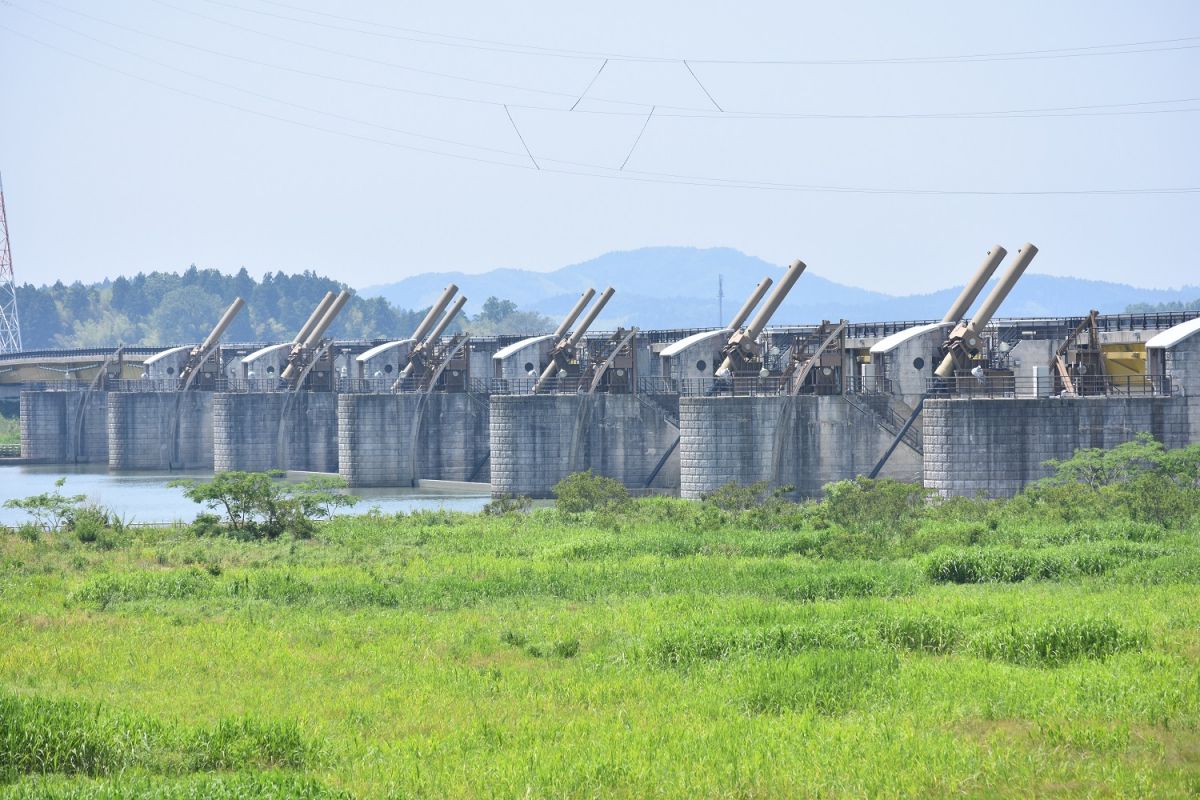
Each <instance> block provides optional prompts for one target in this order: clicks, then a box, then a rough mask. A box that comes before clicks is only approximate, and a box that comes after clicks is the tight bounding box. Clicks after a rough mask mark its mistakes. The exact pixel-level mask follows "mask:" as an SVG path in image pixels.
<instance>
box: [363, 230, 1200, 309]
mask: <svg viewBox="0 0 1200 800" xmlns="http://www.w3.org/2000/svg"><path fill="white" fill-rule="evenodd" d="M974 266H975V265H974V264H964V266H963V272H964V274H969V271H970V270H972V269H973V268H974ZM1003 268H1004V267H1003V265H1002V266H1001V269H1003ZM782 271H783V267H782V266H780V265H777V264H770V263H768V262H766V261H763V260H762V259H760V258H756V257H754V256H748V255H746V254H745V253H742V252H739V251H737V250H733V249H729V248H710V249H697V248H689V247H647V248H642V249H640V250H632V251H625V252H612V253H605V254H604V255H602V256H599V257H598V258H593V259H591V260H590V261H585V262H583V263H581V264H572V265H570V266H566V267H562V268H560V269H556V270H553V271H551V272H533V271H530V270H522V269H494V270H491V271H490V272H484V273H480V274H477V275H467V274H465V273H461V272H428V273H423V274H421V275H414V276H413V277H410V278H405V279H404V280H402V281H399V282H397V283H389V284H383V285H379V286H368V287H365V288H363V289H361V290H360V291H359V294H360V295H362V296H364V297H383V298H385V299H387V300H389V301H391V302H392V303H394V304H395V305H397V306H399V307H401V308H423V307H426V306H428V305H430V304H431V303H433V302H434V301H435V300H436V299H437V297H438V295H439V294H440V293H441V291H442V289H443V288H445V286H446V284H448V283H451V282H453V283H455V284H457V285H458V287H459V288H460V289H461V290H462V292H463V293H464V294H465V295H466V296H467V297H469V298H470V300H471V302H470V306H469V307H468V311H475V310H478V308H479V307H480V306H481V305H482V303H483V301H484V300H486V299H487V298H488V297H490V296H495V297H499V298H501V299H503V300H511V301H513V302H514V303H516V304H517V305H518V306H519V307H520V308H521V309H523V310H528V311H537V312H539V313H542V314H546V315H548V316H550V317H553V318H555V319H558V318H560V317H562V316H563V314H565V313H566V312H567V311H568V310H570V308H571V306H572V304H574V302H575V300H576V299H577V298H578V297H579V294H580V292H582V291H584V290H585V289H586V288H587V287H589V286H591V287H594V288H595V289H596V290H597V291H599V290H601V289H603V288H604V287H605V286H608V285H611V286H613V287H614V288H616V290H617V293H616V295H615V296H614V297H613V299H612V301H611V302H610V303H609V305H608V307H607V308H606V309H605V311H604V312H603V313H602V314H601V315H600V318H599V321H598V322H597V327H598V328H613V327H615V326H617V325H625V326H629V325H638V326H639V327H643V328H675V327H681V328H688V327H708V326H717V325H724V324H725V323H726V322H727V321H728V318H729V317H731V316H733V314H734V312H735V311H737V309H738V307H739V306H740V305H741V303H742V302H743V300H744V299H745V298H746V296H747V295H749V293H750V291H751V290H752V289H753V288H754V286H755V284H757V283H758V282H759V281H760V280H761V279H762V277H763V276H764V275H770V276H771V277H773V278H776V279H777V278H778V277H779V275H780V274H781V273H782ZM718 276H722V278H723V280H724V286H725V302H724V310H723V314H718V307H717V279H718ZM961 288H962V287H961V286H956V287H948V288H946V289H942V290H940V291H937V292H931V293H929V294H915V295H905V296H894V295H889V294H884V293H882V292H873V291H870V290H867V289H859V288H856V287H853V286H846V285H844V284H840V283H837V282H835V281H831V280H829V279H827V278H822V277H821V276H820V275H814V274H813V273H812V272H811V271H809V272H806V273H805V274H804V276H803V277H801V278H800V281H799V282H798V283H797V284H796V286H795V288H794V289H793V290H792V292H791V294H790V295H789V296H788V299H787V301H785V302H784V304H783V306H782V307H781V308H780V310H779V312H778V313H777V314H775V317H774V319H773V320H772V322H773V324H777V325H785V324H803V323H812V322H819V321H820V320H823V319H839V318H843V317H844V318H846V319H850V320H855V321H860V322H866V321H878V320H904V319H913V320H917V319H934V318H940V317H941V316H942V314H944V313H945V311H946V308H947V307H948V306H949V305H950V303H951V302H952V301H953V300H954V298H955V297H957V295H958V292H959V291H960V289H961ZM1197 298H1200V286H1185V287H1183V288H1181V289H1178V290H1175V289H1141V288H1137V287H1134V286H1128V285H1125V284H1120V283H1109V282H1105V281H1090V280H1082V279H1080V278H1059V277H1054V276H1051V275H1039V274H1036V273H1027V274H1026V275H1025V276H1024V277H1022V278H1021V280H1020V282H1019V283H1018V284H1017V287H1016V289H1014V290H1013V292H1012V294H1011V295H1009V297H1008V299H1007V300H1005V302H1004V305H1003V306H1002V307H1001V309H1000V316H1004V317H1036V316H1058V315H1082V314H1086V313H1087V312H1088V310H1090V309H1093V308H1095V309H1098V310H1099V311H1100V312H1101V313H1107V314H1112V313H1120V312H1122V311H1124V310H1125V308H1126V307H1127V306H1129V305H1130V304H1132V303H1165V302H1172V301H1183V302H1189V301H1192V300H1195V299H1197Z"/></svg>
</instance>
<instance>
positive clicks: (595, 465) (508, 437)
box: [491, 394, 678, 497]
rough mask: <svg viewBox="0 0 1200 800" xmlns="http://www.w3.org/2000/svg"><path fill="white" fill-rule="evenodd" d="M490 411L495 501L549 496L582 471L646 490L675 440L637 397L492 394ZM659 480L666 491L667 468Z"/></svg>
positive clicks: (656, 411)
mask: <svg viewBox="0 0 1200 800" xmlns="http://www.w3.org/2000/svg"><path fill="white" fill-rule="evenodd" d="M491 411H492V414H491V451H492V494H493V495H495V496H500V495H527V496H529V497H552V496H553V491H552V489H553V487H554V484H556V483H558V482H559V481H560V480H562V479H563V478H565V477H566V476H567V475H569V474H571V473H572V472H582V471H583V470H586V469H591V470H592V471H593V472H595V473H596V474H597V475H604V476H606V477H609V478H614V479H616V480H618V481H621V482H622V483H623V484H625V485H626V486H628V487H630V488H634V489H640V488H644V487H645V485H646V482H647V479H648V478H649V476H650V474H651V473H652V472H653V470H654V467H655V466H656V465H657V464H658V462H659V461H660V460H661V459H662V457H663V455H664V454H665V453H666V452H667V451H668V450H669V449H670V447H671V445H672V444H673V443H674V442H675V439H676V437H677V436H678V433H677V431H676V429H675V427H674V426H672V425H671V424H669V423H668V422H667V419H666V414H665V413H664V410H663V408H662V407H660V406H657V405H656V404H655V402H653V401H650V400H647V399H645V398H640V399H639V397H637V396H635V395H621V394H593V395H586V394H581V395H494V396H493V397H492V399H491ZM660 480H661V482H656V485H660V486H661V485H665V486H669V485H670V484H671V482H672V480H673V478H672V476H671V475H670V470H669V469H666V470H664V471H663V473H662V476H661V479H660Z"/></svg>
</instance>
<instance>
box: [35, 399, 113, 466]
mask: <svg viewBox="0 0 1200 800" xmlns="http://www.w3.org/2000/svg"><path fill="white" fill-rule="evenodd" d="M21 454H22V456H23V458H24V459H25V460H27V461H29V462H30V463H35V464H104V463H106V462H107V461H108V394H107V393H106V392H87V391H84V390H82V389H80V390H75V391H61V392H60V391H51V392H21Z"/></svg>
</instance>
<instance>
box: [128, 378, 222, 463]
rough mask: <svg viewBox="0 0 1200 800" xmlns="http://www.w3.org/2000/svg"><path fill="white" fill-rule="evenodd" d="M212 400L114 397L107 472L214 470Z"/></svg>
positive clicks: (176, 395)
mask: <svg viewBox="0 0 1200 800" xmlns="http://www.w3.org/2000/svg"><path fill="white" fill-rule="evenodd" d="M212 397H213V393H212V392H182V393H181V392H115V393H113V394H110V395H109V400H108V466H109V469H115V470H129V469H205V470H207V469H212V468H213V421H212ZM176 415H178V418H179V419H178V424H176V422H175V417H176Z"/></svg>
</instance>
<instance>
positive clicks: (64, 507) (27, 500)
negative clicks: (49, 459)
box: [4, 477, 87, 531]
mask: <svg viewBox="0 0 1200 800" xmlns="http://www.w3.org/2000/svg"><path fill="white" fill-rule="evenodd" d="M66 482H67V479H66V478H65V477H64V478H59V479H58V480H56V481H55V482H54V491H52V492H44V493H42V494H35V495H30V496H29V497H14V498H12V499H11V500H5V501H4V507H5V508H16V509H20V510H21V511H24V512H26V513H27V514H29V516H31V517H33V522H34V524H36V525H37V526H38V527H40V528H41V529H42V530H51V531H56V530H58V529H59V528H61V527H62V526H63V525H64V524H66V523H67V522H68V521H69V520H70V518H71V514H72V513H73V512H74V511H75V508H76V506H78V505H79V504H80V503H82V502H83V501H84V500H86V499H87V496H86V495H82V494H73V495H64V494H63V493H62V492H61V489H62V487H63V485H64V484H65V483H66Z"/></svg>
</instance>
